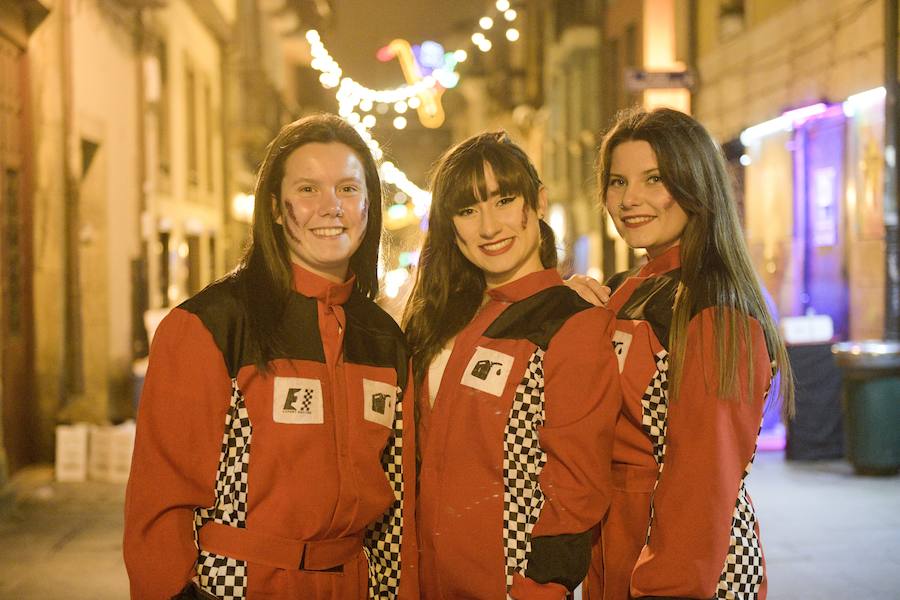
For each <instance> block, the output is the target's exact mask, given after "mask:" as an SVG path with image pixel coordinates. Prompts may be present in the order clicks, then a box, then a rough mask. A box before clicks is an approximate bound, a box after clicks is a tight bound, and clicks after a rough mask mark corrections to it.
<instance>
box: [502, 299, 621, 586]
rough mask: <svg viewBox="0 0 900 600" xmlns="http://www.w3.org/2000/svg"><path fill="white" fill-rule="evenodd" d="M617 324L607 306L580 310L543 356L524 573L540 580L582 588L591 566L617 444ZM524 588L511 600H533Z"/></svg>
mask: <svg viewBox="0 0 900 600" xmlns="http://www.w3.org/2000/svg"><path fill="white" fill-rule="evenodd" d="M613 327H614V325H613V318H612V313H610V312H609V311H606V310H605V309H601V308H592V309H588V310H585V311H582V312H580V313H577V314H575V315H574V316H572V317H571V318H569V320H568V321H567V322H566V324H565V325H563V327H561V328H560V329H559V331H558V332H557V333H556V335H555V336H554V337H553V338H552V339H551V341H550V343H549V344H548V346H547V350H546V352H545V353H544V356H543V390H544V421H543V424H542V426H541V427H539V428H538V440H539V444H540V448H541V449H542V450H543V452H544V454H545V457H546V462H545V463H544V465H543V468H542V470H541V472H540V476H539V484H540V490H541V492H542V494H543V504H542V506H541V509H540V514H539V516H538V518H537V520H536V522H535V524H534V528H533V530H532V532H531V534H532V544H531V547H530V551H529V556H528V561H527V565H528V566H527V570H526V571H525V573H524V574H525V575H526V577H527V578H528V579H530V580H533V581H536V582H538V583H542V584H547V585H549V584H556V585H558V586H562V587H563V588H568V589H573V588H574V587H575V586H577V585H578V583H579V582H580V581H581V579H582V578H583V577H584V576H585V574H586V573H587V568H588V564H589V562H590V540H591V538H592V529H593V528H594V527H595V526H596V524H597V523H598V522H599V521H600V519H601V518H602V517H603V515H604V513H605V512H606V509H607V507H608V506H609V502H610V498H611V487H612V485H611V475H610V463H611V455H612V439H613V431H614V428H615V422H616V418H617V416H618V414H619V410H620V408H621V402H622V400H621V391H620V388H619V374H618V367H617V364H618V363H617V360H616V356H615V353H614V351H613V346H612V342H611V335H612V333H613ZM563 557H565V558H563ZM524 583H525V582H524V581H520V580H514V582H513V587H512V589H511V590H510V593H511V595H512V596H513V597H515V598H519V597H522V598H529V597H535V595H533V594H529V593H527V592H526V586H524ZM563 591H564V589H563ZM517 594H518V595H517ZM538 597H541V596H538Z"/></svg>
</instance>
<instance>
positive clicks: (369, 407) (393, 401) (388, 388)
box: [363, 379, 397, 427]
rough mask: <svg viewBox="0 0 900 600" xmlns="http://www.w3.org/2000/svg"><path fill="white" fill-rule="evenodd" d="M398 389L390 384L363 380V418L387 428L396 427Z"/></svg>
mask: <svg viewBox="0 0 900 600" xmlns="http://www.w3.org/2000/svg"><path fill="white" fill-rule="evenodd" d="M396 405H397V388H396V386H394V385H391V384H390V383H384V382H381V381H372V380H371V379H363V416H364V417H365V419H366V421H371V422H373V423H378V424H379V425H384V426H385V427H393V425H394V409H395V408H396Z"/></svg>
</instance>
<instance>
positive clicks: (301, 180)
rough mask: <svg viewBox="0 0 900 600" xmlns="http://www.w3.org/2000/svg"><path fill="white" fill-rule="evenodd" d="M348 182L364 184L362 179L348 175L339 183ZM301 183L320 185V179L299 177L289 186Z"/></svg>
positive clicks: (339, 180)
mask: <svg viewBox="0 0 900 600" xmlns="http://www.w3.org/2000/svg"><path fill="white" fill-rule="evenodd" d="M348 181H353V182H356V183H362V182H363V180H362V179H360V178H359V177H356V176H355V175H348V176H347V177H343V178H341V179H338V181H337V182H338V183H346V182H348ZM300 183H319V180H318V179H314V178H312V177H298V178H296V179H294V180H293V181H291V183H290V184H289V185H292V186H293V185H297V184H300Z"/></svg>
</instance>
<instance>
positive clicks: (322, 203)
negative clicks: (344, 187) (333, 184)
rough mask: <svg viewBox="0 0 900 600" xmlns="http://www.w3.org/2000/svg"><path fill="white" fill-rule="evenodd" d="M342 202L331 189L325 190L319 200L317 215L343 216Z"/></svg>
mask: <svg viewBox="0 0 900 600" xmlns="http://www.w3.org/2000/svg"><path fill="white" fill-rule="evenodd" d="M343 205H344V203H343V200H342V199H341V197H340V196H339V195H338V194H337V193H336V192H335V190H332V189H325V190H324V191H323V192H322V196H321V198H320V200H319V215H321V216H323V217H325V216H336V217H340V216H343V214H344V210H343Z"/></svg>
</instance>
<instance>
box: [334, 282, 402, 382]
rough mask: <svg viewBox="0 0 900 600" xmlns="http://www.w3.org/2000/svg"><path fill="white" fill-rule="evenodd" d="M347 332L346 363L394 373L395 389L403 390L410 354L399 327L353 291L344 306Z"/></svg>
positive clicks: (373, 304)
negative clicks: (386, 368) (397, 387)
mask: <svg viewBox="0 0 900 600" xmlns="http://www.w3.org/2000/svg"><path fill="white" fill-rule="evenodd" d="M344 312H345V314H346V315H347V332H346V333H345V334H344V358H345V360H346V361H347V362H351V363H354V364H358V365H371V366H374V367H391V368H393V369H395V370H396V371H397V385H399V386H400V387H401V388H402V387H405V386H406V378H407V372H406V371H407V366H408V365H407V362H408V360H409V353H408V352H407V349H406V341H405V338H404V336H403V332H402V331H401V330H400V326H399V325H397V323H396V321H394V319H393V318H391V316H390V315H389V314H387V313H386V312H384V310H382V308H381V307H380V306H378V305H377V304H375V303H374V302H372V301H371V300H369V299H368V298H366V297H365V296H363V295H362V294H360V293H359V292H358V291H357V290H353V293H352V294H351V295H350V299H349V300H347V303H346V304H344Z"/></svg>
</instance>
